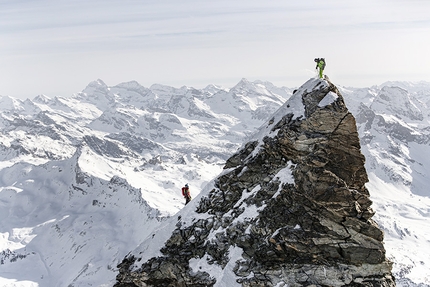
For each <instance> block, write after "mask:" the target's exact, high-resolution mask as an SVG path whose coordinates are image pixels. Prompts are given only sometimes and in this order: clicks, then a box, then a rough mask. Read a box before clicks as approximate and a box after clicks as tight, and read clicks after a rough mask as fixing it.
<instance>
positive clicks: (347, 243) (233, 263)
mask: <svg viewBox="0 0 430 287" xmlns="http://www.w3.org/2000/svg"><path fill="white" fill-rule="evenodd" d="M364 160H365V159H364V156H363V155H362V154H361V152H360V144H359V138H358V134H357V129H356V123H355V119H354V117H353V116H352V115H351V113H350V112H349V111H348V109H347V107H346V106H345V104H344V101H343V98H342V95H341V94H340V93H339V91H338V89H337V88H336V87H335V86H334V85H333V84H332V83H330V82H329V81H327V80H320V79H311V80H309V81H308V82H307V83H305V84H304V85H303V86H302V87H301V88H299V89H298V90H297V91H296V92H295V93H294V95H293V96H292V97H291V98H290V100H288V101H287V102H286V103H285V104H284V105H283V106H282V107H281V108H280V109H279V110H278V111H277V112H276V113H275V114H274V116H273V117H272V118H271V119H269V121H267V123H266V124H264V125H263V126H262V127H261V129H260V131H259V132H258V133H256V134H255V135H254V137H253V138H252V139H251V141H250V142H248V143H247V144H245V145H244V146H243V148H242V149H241V150H240V151H239V152H237V153H236V154H235V155H233V156H232V157H231V158H230V159H229V160H228V161H227V163H226V165H225V167H224V172H223V173H222V174H221V175H220V176H218V177H217V178H216V179H215V180H214V181H213V182H212V183H211V184H209V186H208V187H206V190H205V191H202V193H201V194H200V195H199V197H198V198H196V199H195V200H194V201H193V202H192V203H190V204H189V205H187V206H186V208H185V209H184V210H183V211H181V212H180V213H179V214H178V215H177V216H175V217H172V218H171V220H170V222H168V223H166V225H165V227H164V229H161V230H159V231H158V232H157V233H156V234H153V236H152V237H151V238H148V239H146V240H145V242H143V243H142V245H141V246H140V247H139V248H138V249H136V250H135V251H134V252H133V253H132V254H131V255H130V256H128V257H127V258H125V259H124V261H123V262H122V263H121V264H120V265H119V269H120V270H119V274H118V276H117V283H116V285H115V286H118V287H119V286H309V285H320V286H394V285H395V283H394V278H393V277H392V275H391V264H390V262H388V261H387V259H386V258H385V250H384V247H383V243H382V240H383V233H382V231H381V230H380V229H379V228H378V226H377V225H376V224H375V223H374V221H373V220H372V219H371V217H372V216H373V211H372V209H371V203H372V202H371V201H370V199H369V193H368V191H367V189H366V187H365V183H366V182H367V180H368V179H367V174H366V170H365V169H364ZM160 242H161V243H163V244H161V245H162V247H161V248H160V249H159V251H154V250H153V248H154V246H157V243H158V244H159V243H160Z"/></svg>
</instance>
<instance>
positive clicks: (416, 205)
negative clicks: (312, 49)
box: [342, 82, 430, 286]
mask: <svg viewBox="0 0 430 287" xmlns="http://www.w3.org/2000/svg"><path fill="white" fill-rule="evenodd" d="M342 93H343V94H344V95H345V99H346V100H347V105H348V106H349V108H350V110H351V111H352V112H353V114H354V115H355V117H356V119H357V126H358V129H359V134H360V137H361V149H362V152H363V154H364V155H365V157H366V169H367V172H368V174H369V183H368V185H367V187H368V189H369V192H370V194H371V196H372V200H373V201H374V205H373V207H374V209H375V210H376V215H375V220H376V221H377V222H378V223H379V224H380V225H381V227H382V228H383V229H384V231H385V245H386V249H387V255H388V257H389V258H390V259H391V260H392V261H393V262H394V273H395V275H396V278H397V284H398V285H399V286H409V285H410V284H412V282H415V283H423V284H426V285H430V271H429V270H430V240H429V238H430V189H429V186H430V113H429V107H430V106H429V104H430V102H429V98H430V83H425V82H421V83H416V84H413V83H407V82H389V83H385V84H383V85H381V86H375V87H371V88H366V89H351V88H344V89H342ZM372 191H374V192H372Z"/></svg>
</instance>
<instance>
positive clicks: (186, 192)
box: [182, 183, 191, 205]
mask: <svg viewBox="0 0 430 287" xmlns="http://www.w3.org/2000/svg"><path fill="white" fill-rule="evenodd" d="M182 196H183V197H184V198H185V205H187V203H188V202H190V201H191V194H190V188H189V187H188V183H186V184H185V186H184V187H183V188H182Z"/></svg>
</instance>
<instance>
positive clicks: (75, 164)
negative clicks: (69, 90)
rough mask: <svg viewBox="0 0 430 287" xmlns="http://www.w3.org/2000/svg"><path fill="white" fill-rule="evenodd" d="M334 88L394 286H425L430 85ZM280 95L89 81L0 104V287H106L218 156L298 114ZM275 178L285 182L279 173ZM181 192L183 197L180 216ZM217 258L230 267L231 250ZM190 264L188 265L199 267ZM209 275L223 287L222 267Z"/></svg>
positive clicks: (180, 216) (204, 185)
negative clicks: (345, 112)
mask: <svg viewBox="0 0 430 287" xmlns="http://www.w3.org/2000/svg"><path fill="white" fill-rule="evenodd" d="M315 81H319V80H318V79H311V80H309V81H308V82H307V83H306V84H305V85H303V86H302V87H301V88H300V89H312V88H313V83H314V82H315ZM338 87H339V86H338ZM339 88H340V91H341V93H342V94H343V96H344V98H345V101H346V103H347V106H348V108H349V109H350V111H351V112H352V113H353V114H354V116H355V117H356V119H357V127H358V131H359V135H360V138H361V144H362V152H363V154H364V155H365V157H366V168H367V170H368V174H369V183H368V184H367V187H368V189H369V191H370V194H371V197H372V200H373V201H374V205H373V208H374V209H375V211H376V215H375V217H374V219H375V220H376V221H377V222H378V223H379V224H380V226H381V227H382V228H383V229H384V231H385V246H386V249H387V256H388V257H389V258H390V259H391V260H392V261H393V263H394V273H395V276H396V278H397V285H398V286H418V285H419V284H421V285H420V286H421V287H423V286H430V279H429V272H428V270H430V241H429V238H430V237H429V227H428V226H429V222H430V221H429V216H430V215H429V214H430V199H429V198H430V193H429V189H428V186H430V181H429V175H430V159H429V156H428V155H429V154H430V136H429V134H430V113H429V106H430V100H429V99H430V97H429V96H430V83H426V82H421V83H416V84H415V83H407V82H390V83H385V84H383V85H380V86H374V87H369V88H363V89H356V88H341V87H339ZM293 90H294V89H289V88H279V87H275V86H273V85H272V84H270V83H267V82H261V81H256V82H249V81H247V80H246V79H243V80H241V81H240V82H239V83H238V85H236V86H235V87H233V88H231V89H226V88H222V87H216V86H213V85H209V86H208V87H207V88H205V89H202V90H197V89H193V88H187V87H182V88H179V89H178V88H173V87H167V86H163V85H153V86H151V87H150V88H145V87H142V86H140V85H139V84H138V83H136V82H128V83H123V84H119V85H117V86H114V87H108V86H107V85H106V84H105V83H104V82H103V81H101V80H97V81H94V82H92V83H90V84H89V85H88V87H87V88H86V89H84V90H83V92H82V93H78V94H76V95H74V96H73V97H71V98H53V99H51V98H49V97H47V96H38V97H36V98H35V99H33V100H26V101H21V100H17V99H13V98H10V97H0V103H2V105H0V263H1V264H0V286H47V287H51V286H52V287H56V286H69V285H70V286H112V284H113V282H114V279H115V276H116V273H117V267H116V265H117V264H118V263H119V262H120V261H121V260H122V259H123V258H124V256H126V255H127V254H128V253H129V252H130V251H132V250H135V252H143V253H142V255H143V259H142V260H145V259H148V258H151V257H153V256H157V255H160V253H159V252H160V251H159V250H160V248H161V246H162V245H163V244H164V242H165V240H167V238H168V237H169V236H170V234H169V231H168V230H173V229H174V228H175V225H176V224H177V223H178V221H181V224H191V222H189V220H188V219H189V218H190V216H191V213H193V212H194V210H195V207H196V204H197V202H198V200H199V198H200V197H201V196H202V195H203V194H205V193H207V192H209V191H210V188H211V187H213V182H211V181H212V179H213V178H214V177H216V176H217V175H218V174H219V173H222V172H223V171H222V167H223V165H224V162H225V160H226V159H227V158H228V157H230V156H231V155H232V154H233V153H234V152H236V151H237V149H238V148H239V147H240V146H241V145H242V144H244V143H246V142H248V141H250V140H257V141H261V139H262V137H264V136H273V135H274V134H272V135H271V134H267V130H270V129H271V126H270V125H271V124H270V122H271V119H272V118H273V122H274V123H275V124H276V122H277V121H278V120H279V119H280V118H281V117H282V116H283V115H285V114H286V113H289V112H292V113H293V114H294V117H300V116H302V117H304V108H303V104H302V102H301V99H300V97H294V96H292V97H291V99H290V100H289V101H288V103H286V101H287V99H288V98H289V97H290V96H291V95H292V91H293ZM298 94H299V93H298ZM331 100H334V99H333V98H332V97H328V98H327V99H323V100H322V101H321V102H320V106H324V105H326V104H329V103H330V101H331ZM275 133H276V131H275ZM224 172H225V171H224ZM278 177H279V180H281V181H285V182H290V181H291V180H292V178H291V175H290V174H289V173H288V170H285V171H283V172H282V173H280V174H279V175H278ZM185 183H189V184H190V187H191V193H192V196H193V200H192V201H191V203H190V204H188V205H187V206H186V207H185V208H184V200H183V198H182V196H181V195H180V188H181V187H182V186H183V185H184V184H185ZM252 212H253V209H252V208H250V209H249V214H248V215H249V216H251V215H252V214H251V213H252ZM166 216H171V219H170V220H167V219H165V217H166ZM201 216H204V215H201ZM166 225H167V227H166ZM169 225H170V226H169ZM298 228H300V227H298ZM236 251H237V252H236ZM230 256H231V262H232V264H233V262H234V261H235V260H240V256H241V255H240V250H239V251H238V250H231V255H230ZM202 260H203V259H201V260H199V261H195V262H191V263H192V266H194V267H193V268H195V269H199V268H202V269H204V268H209V266H206V265H205V262H204V260H203V261H202ZM205 266H206V267H205ZM23 270H25V271H23ZM213 272H214V276H216V278H219V279H221V278H222V280H224V281H222V282H224V283H225V284H226V285H228V286H234V284H236V283H235V281H234V276H233V273H231V270H218V271H216V270H213ZM217 284H222V283H217ZM220 286H221V285H220Z"/></svg>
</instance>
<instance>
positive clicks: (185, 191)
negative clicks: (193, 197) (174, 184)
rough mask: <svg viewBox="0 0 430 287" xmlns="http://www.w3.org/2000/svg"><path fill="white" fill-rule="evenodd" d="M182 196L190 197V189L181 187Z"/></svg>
mask: <svg viewBox="0 0 430 287" xmlns="http://www.w3.org/2000/svg"><path fill="white" fill-rule="evenodd" d="M182 195H183V196H184V197H187V196H190V189H189V188H188V187H183V188H182Z"/></svg>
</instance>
